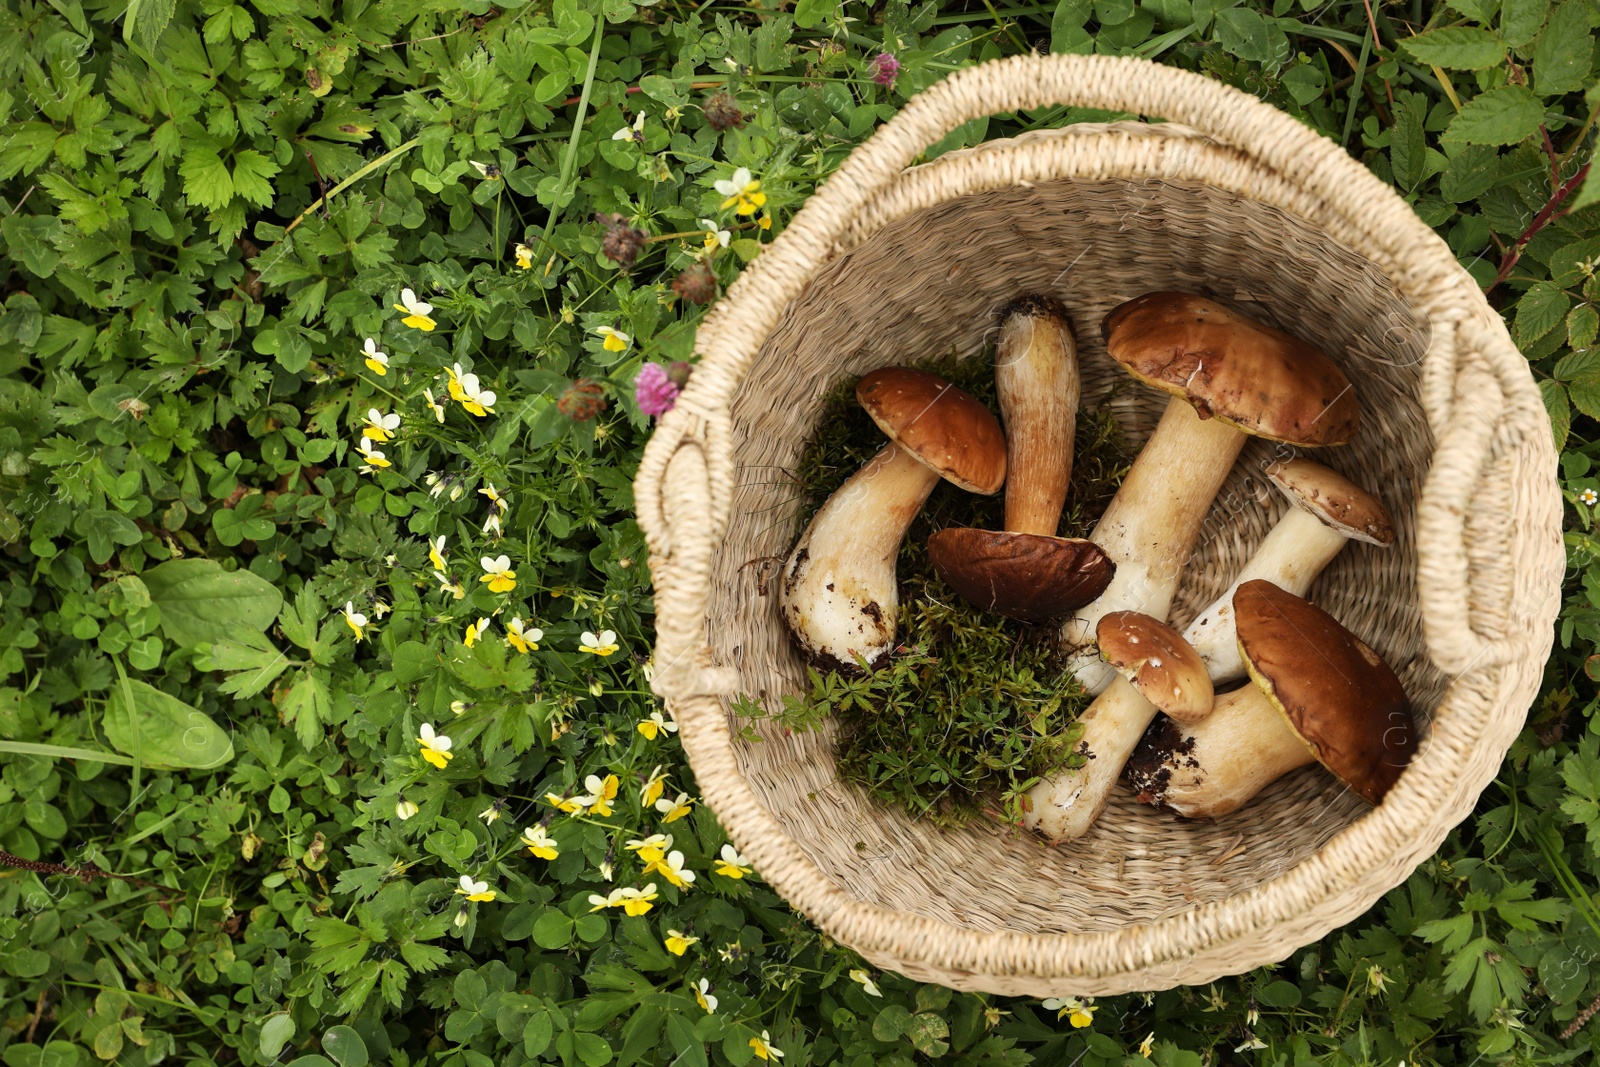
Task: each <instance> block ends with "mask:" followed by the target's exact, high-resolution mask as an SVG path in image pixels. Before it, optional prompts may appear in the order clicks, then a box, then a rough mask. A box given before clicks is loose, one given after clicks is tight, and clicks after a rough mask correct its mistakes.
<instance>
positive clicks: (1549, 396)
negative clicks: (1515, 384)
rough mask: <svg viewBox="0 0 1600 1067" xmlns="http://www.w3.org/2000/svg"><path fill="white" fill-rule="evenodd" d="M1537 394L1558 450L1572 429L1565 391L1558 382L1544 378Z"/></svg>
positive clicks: (1570, 412) (1570, 413)
mask: <svg viewBox="0 0 1600 1067" xmlns="http://www.w3.org/2000/svg"><path fill="white" fill-rule="evenodd" d="M1539 396H1540V398H1541V399H1542V400H1544V410H1545V412H1546V413H1547V414H1548V415H1549V416H1550V431H1551V433H1553V434H1554V435H1555V440H1556V449H1557V450H1558V451H1559V450H1560V449H1561V448H1562V447H1563V446H1565V445H1566V443H1567V434H1568V433H1570V432H1571V430H1572V408H1571V406H1570V405H1569V404H1568V403H1567V391H1566V389H1564V388H1563V387H1562V385H1561V383H1560V382H1556V381H1551V380H1550V379H1549V378H1546V379H1544V380H1543V381H1541V382H1540V383H1539ZM1596 399H1600V397H1597V398H1596Z"/></svg>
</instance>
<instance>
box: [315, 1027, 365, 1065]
mask: <svg viewBox="0 0 1600 1067" xmlns="http://www.w3.org/2000/svg"><path fill="white" fill-rule="evenodd" d="M322 1051H324V1052H326V1053H327V1054H328V1058H329V1059H331V1060H333V1062H334V1063H337V1064H338V1065H339V1067H367V1062H368V1061H367V1043H366V1042H365V1041H363V1040H361V1035H360V1034H358V1033H356V1032H355V1030H353V1029H351V1028H350V1027H348V1026H330V1027H329V1028H328V1032H327V1033H325V1034H323V1035H322Z"/></svg>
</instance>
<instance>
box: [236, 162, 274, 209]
mask: <svg viewBox="0 0 1600 1067" xmlns="http://www.w3.org/2000/svg"><path fill="white" fill-rule="evenodd" d="M279 169H280V168H279V167H278V164H277V163H276V162H275V161H273V160H271V159H268V158H267V157H266V156H264V155H262V154H261V153H260V152H257V151H255V150H254V149H250V148H247V149H245V150H244V151H243V152H237V153H235V154H234V157H233V191H234V192H235V193H237V194H238V195H240V196H242V197H244V198H245V199H246V200H248V201H250V202H251V203H252V204H255V205H256V206H257V207H266V206H267V205H268V204H270V203H272V176H273V175H274V174H277V173H278V171H279Z"/></svg>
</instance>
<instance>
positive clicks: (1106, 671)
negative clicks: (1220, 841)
mask: <svg viewBox="0 0 1600 1067" xmlns="http://www.w3.org/2000/svg"><path fill="white" fill-rule="evenodd" d="M1244 440H1245V434H1244V433H1243V432H1241V431H1240V430H1237V429H1235V428H1234V427H1232V426H1230V425H1228V424H1227V423H1225V422H1222V421H1220V420H1218V419H1202V418H1201V417H1200V416H1199V414H1198V413H1196V411H1195V409H1194V408H1193V407H1191V406H1190V405H1189V403H1188V402H1187V401H1184V400H1179V399H1177V398H1173V399H1172V400H1171V401H1170V402H1169V403H1168V404H1167V410H1166V412H1165V413H1164V414H1162V416H1161V422H1160V423H1158V424H1157V426H1156V428H1155V432H1154V433H1152V434H1151V435H1150V440H1149V441H1147V442H1146V443H1145V446H1144V449H1143V451H1141V452H1140V453H1139V457H1138V458H1137V459H1136V460H1134V461H1133V466H1132V468H1130V469H1129V471H1128V474H1127V477H1125V478H1124V479H1123V480H1122V486H1121V487H1120V488H1119V489H1118V490H1117V495H1116V496H1114V497H1113V498H1112V499H1111V504H1110V506H1108V507H1107V508H1106V510H1105V514H1103V515H1102V516H1101V517H1100V523H1099V525H1097V526H1096V527H1095V528H1094V533H1092V534H1090V535H1089V540H1091V541H1093V542H1094V543H1095V544H1097V545H1099V546H1100V547H1101V548H1102V549H1103V550H1104V551H1105V553H1106V555H1108V556H1110V557H1111V559H1112V561H1113V562H1114V563H1116V565H1117V573H1116V576H1115V577H1114V578H1112V579H1111V584H1110V585H1109V586H1107V587H1106V591H1105V592H1104V593H1102V594H1100V599H1098V600H1096V601H1095V602H1094V603H1092V604H1090V605H1088V606H1087V607H1084V608H1081V609H1079V610H1078V612H1077V613H1076V614H1074V615H1073V616H1072V617H1071V618H1070V619H1068V620H1067V621H1066V622H1065V623H1063V624H1062V626H1061V640H1062V642H1063V643H1064V644H1065V645H1066V646H1067V647H1068V648H1071V649H1074V650H1075V651H1074V653H1073V656H1072V661H1071V669H1072V672H1073V674H1074V675H1076V676H1077V679H1078V681H1079V682H1081V683H1082V684H1083V686H1084V688H1085V689H1087V690H1089V692H1091V693H1098V692H1100V691H1101V690H1103V689H1105V687H1106V686H1107V685H1108V684H1109V683H1110V681H1111V679H1112V678H1114V677H1115V676H1116V672H1115V671H1113V670H1112V669H1111V668H1110V667H1109V666H1108V665H1107V664H1106V663H1105V661H1104V660H1102V659H1100V656H1099V654H1098V652H1097V651H1096V649H1095V643H1094V635H1095V626H1096V624H1098V623H1099V621H1100V617H1101V616H1102V615H1106V614H1109V613H1110V612H1113V611H1139V612H1143V613H1144V614H1146V615H1152V616H1154V617H1155V618H1157V619H1165V618H1166V617H1167V611H1168V609H1170V608H1171V606H1172V596H1173V593H1175V592H1176V591H1177V588H1178V578H1179V576H1180V575H1181V574H1182V572H1183V565H1184V564H1185V563H1186V562H1188V559H1189V554H1190V553H1191V552H1192V551H1194V544H1195V540H1196V538H1198V537H1199V536H1200V527H1201V525H1202V524H1203V523H1204V522H1205V518H1206V512H1207V511H1209V510H1210V509H1211V502H1212V501H1213V500H1214V499H1216V495H1217V492H1218V490H1220V489H1221V488H1222V483H1223V481H1225V480H1226V479H1227V477H1228V472H1229V471H1230V470H1232V469H1233V461H1234V460H1235V459H1237V458H1238V456H1239V450H1240V449H1241V448H1243V447H1244ZM1135 740H1137V738H1135ZM1120 769H1121V764H1120V763H1119V764H1118V765H1117V770H1120ZM1115 776H1116V773H1115V771H1113V772H1112V777H1113V778H1115Z"/></svg>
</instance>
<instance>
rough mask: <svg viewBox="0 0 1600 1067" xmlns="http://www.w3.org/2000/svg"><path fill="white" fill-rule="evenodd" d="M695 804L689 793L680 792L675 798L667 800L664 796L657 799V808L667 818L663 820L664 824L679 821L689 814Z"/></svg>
mask: <svg viewBox="0 0 1600 1067" xmlns="http://www.w3.org/2000/svg"><path fill="white" fill-rule="evenodd" d="M693 806H694V801H693V800H691V799H690V798H689V794H688V793H679V794H678V796H677V799H675V800H667V799H666V798H664V797H663V798H662V799H661V800H658V801H656V810H657V811H659V812H661V813H662V814H664V815H666V818H665V819H662V820H661V822H662V824H663V825H665V824H666V823H672V822H677V821H678V820H679V819H681V818H683V817H684V816H685V815H687V814H689V810H690V809H691V808H692V807H693Z"/></svg>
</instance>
